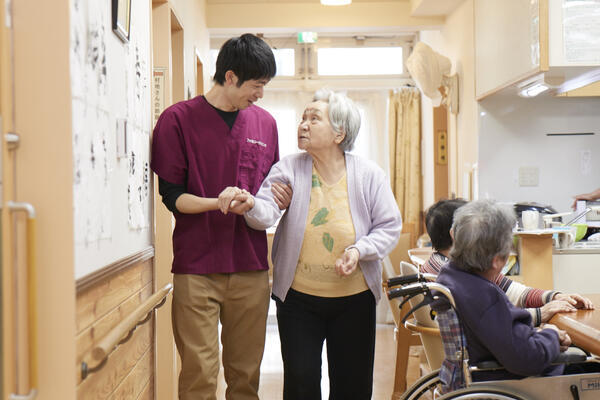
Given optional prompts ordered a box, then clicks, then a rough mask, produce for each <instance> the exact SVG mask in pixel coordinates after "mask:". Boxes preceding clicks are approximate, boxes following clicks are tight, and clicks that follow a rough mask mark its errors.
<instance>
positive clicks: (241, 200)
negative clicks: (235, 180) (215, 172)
mask: <svg viewBox="0 0 600 400" xmlns="http://www.w3.org/2000/svg"><path fill="white" fill-rule="evenodd" d="M217 206H218V207H219V210H221V212H222V213H223V214H225V215H227V213H228V212H232V213H234V214H238V215H243V214H244V213H245V212H246V211H248V210H251V209H252V208H253V207H254V197H253V196H252V195H251V194H250V193H249V192H248V191H246V190H245V189H240V188H237V187H233V186H229V187H227V188H225V190H223V191H222V192H221V193H220V194H219V198H218V199H217Z"/></svg>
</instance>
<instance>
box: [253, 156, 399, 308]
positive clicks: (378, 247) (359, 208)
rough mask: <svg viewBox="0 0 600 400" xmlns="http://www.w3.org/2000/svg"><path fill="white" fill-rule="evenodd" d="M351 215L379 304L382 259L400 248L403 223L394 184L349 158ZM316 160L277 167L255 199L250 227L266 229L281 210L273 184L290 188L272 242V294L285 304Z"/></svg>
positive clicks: (306, 158) (368, 164)
mask: <svg viewBox="0 0 600 400" xmlns="http://www.w3.org/2000/svg"><path fill="white" fill-rule="evenodd" d="M345 157H346V172H347V182H348V201H349V204H350V214H351V215H352V222H353V223H354V230H355V231H356V242H355V244H353V245H352V246H350V247H356V248H357V249H358V251H359V253H360V260H359V264H360V268H361V270H362V273H363V275H364V277H365V281H366V282H367V285H368V286H369V289H371V291H372V292H373V295H374V296H375V300H376V301H379V299H380V298H381V262H380V261H381V259H382V258H383V257H385V256H386V255H387V254H388V253H389V252H390V251H392V249H393V248H394V246H395V245H396V243H397V241H398V238H399V237H400V232H401V231H402V218H401V216H400V211H399V210H398V206H397V204H396V200H395V199H394V195H393V194H392V191H391V188H390V184H389V182H388V180H387V178H386V176H385V174H384V173H383V171H382V170H381V168H379V167H378V166H377V165H376V164H375V163H373V162H371V161H367V160H364V159H362V158H360V157H357V156H355V155H353V154H349V153H345ZM312 166H313V161H312V157H311V156H310V155H309V154H308V153H299V154H293V155H291V156H288V157H285V158H283V159H282V160H281V161H279V162H278V163H277V164H275V165H274V166H273V167H272V168H271V171H270V172H269V175H268V176H267V177H266V178H265V180H264V182H263V183H262V185H261V187H260V189H259V191H258V193H257V194H256V196H255V204H254V208H253V209H252V210H249V211H248V212H246V214H245V215H244V217H245V218H246V223H247V224H248V225H249V226H250V227H252V228H254V229H260V230H263V229H266V228H268V227H270V226H272V225H273V224H275V222H276V221H277V219H278V218H279V217H281V215H282V213H283V212H282V211H281V210H280V209H279V207H277V204H275V201H274V200H273V195H272V194H271V184H272V183H273V182H282V183H289V184H290V185H291V186H292V189H293V191H294V194H293V196H292V202H291V203H290V206H289V207H288V209H287V211H286V212H285V214H284V215H283V217H282V218H281V221H280V222H279V225H278V226H277V231H276V232H275V238H274V241H273V249H272V257H271V258H272V260H273V265H274V269H273V294H274V295H275V296H277V297H278V298H279V299H280V300H282V301H284V300H285V297H286V295H287V292H288V290H289V288H290V287H291V286H292V282H293V281H294V276H295V273H296V265H297V263H298V257H299V256H300V249H301V248H302V241H303V239H304V230H305V228H306V219H307V214H308V206H309V203H310V192H311V188H312Z"/></svg>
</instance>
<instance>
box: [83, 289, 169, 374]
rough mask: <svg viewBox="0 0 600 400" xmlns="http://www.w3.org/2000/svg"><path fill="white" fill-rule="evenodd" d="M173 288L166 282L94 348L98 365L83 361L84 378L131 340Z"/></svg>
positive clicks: (93, 351) (93, 355)
mask: <svg viewBox="0 0 600 400" xmlns="http://www.w3.org/2000/svg"><path fill="white" fill-rule="evenodd" d="M172 290H173V285H172V284H170V283H168V284H166V285H165V286H163V287H162V288H161V289H160V290H158V291H157V292H156V293H154V294H153V295H152V296H150V297H149V298H148V299H147V300H146V301H144V302H143V303H142V304H140V305H139V306H138V308H136V309H135V311H133V312H132V313H131V314H129V316H127V318H125V319H124V320H123V321H121V322H120V323H119V324H118V325H117V326H115V327H114V328H113V329H112V330H111V331H110V332H108V333H107V334H106V335H105V336H104V337H103V338H102V339H101V340H100V341H99V342H98V343H97V344H96V346H94V348H93V349H92V359H93V360H94V361H97V364H96V366H95V367H93V368H91V369H88V366H87V364H86V363H85V362H84V363H82V371H81V374H82V379H85V378H86V377H87V375H88V374H89V373H91V372H95V371H97V370H98V369H100V368H102V366H103V365H104V363H105V362H106V360H107V358H108V356H109V355H110V353H111V352H112V351H113V350H114V349H115V348H116V347H117V346H118V345H120V344H122V343H124V342H126V341H127V340H129V338H130V337H131V335H132V333H133V331H134V330H135V328H137V327H138V326H139V325H141V324H143V323H144V322H146V321H148V320H149V319H150V316H151V315H152V312H153V311H154V310H155V309H157V308H158V307H160V306H162V305H163V304H164V302H165V301H166V299H167V296H168V295H169V293H170V292H171V291H172Z"/></svg>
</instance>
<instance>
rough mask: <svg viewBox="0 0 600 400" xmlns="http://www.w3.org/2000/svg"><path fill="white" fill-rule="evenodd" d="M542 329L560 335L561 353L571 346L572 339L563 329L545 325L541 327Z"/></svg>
mask: <svg viewBox="0 0 600 400" xmlns="http://www.w3.org/2000/svg"><path fill="white" fill-rule="evenodd" d="M540 328H541V329H552V330H554V331H556V333H558V344H559V345H560V351H561V352H563V351H565V350H567V349H568V348H569V346H570V345H571V337H570V336H569V334H568V333H567V332H565V331H563V330H562V329H558V327H557V326H556V325H552V324H544V325H542V326H541V327H540Z"/></svg>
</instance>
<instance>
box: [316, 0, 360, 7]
mask: <svg viewBox="0 0 600 400" xmlns="http://www.w3.org/2000/svg"><path fill="white" fill-rule="evenodd" d="M350 3H352V0H321V4H323V5H324V6H345V5H347V4H350Z"/></svg>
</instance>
